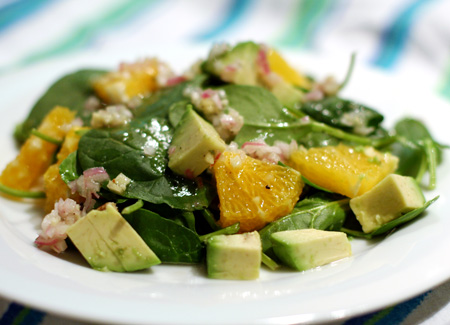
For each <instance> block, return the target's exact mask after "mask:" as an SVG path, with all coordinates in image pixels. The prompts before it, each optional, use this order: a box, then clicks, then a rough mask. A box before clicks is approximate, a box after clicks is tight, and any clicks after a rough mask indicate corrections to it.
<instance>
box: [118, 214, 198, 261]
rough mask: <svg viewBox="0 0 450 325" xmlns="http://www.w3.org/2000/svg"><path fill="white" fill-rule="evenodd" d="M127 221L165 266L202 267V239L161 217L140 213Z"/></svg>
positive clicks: (131, 216)
mask: <svg viewBox="0 0 450 325" xmlns="http://www.w3.org/2000/svg"><path fill="white" fill-rule="evenodd" d="M124 218H125V219H126V220H127V221H128V222H129V223H130V225H131V226H132V227H133V228H134V229H135V230H136V232H137V233H138V234H139V236H141V237H142V239H143V240H144V241H145V243H146V244H147V245H148V246H149V247H150V248H151V249H152V250H153V252H155V254H156V255H157V256H158V257H159V259H160V260H161V261H162V262H164V263H199V262H201V261H202V259H203V256H204V245H203V243H202V241H201V240H200V238H199V237H198V235H197V234H196V233H195V232H194V231H192V230H190V229H188V228H186V227H183V226H181V225H179V224H178V223H176V222H174V221H172V220H169V219H166V218H163V217H161V216H160V215H158V214H156V213H154V212H151V211H148V210H145V209H139V210H137V211H134V212H132V213H130V214H126V215H124Z"/></svg>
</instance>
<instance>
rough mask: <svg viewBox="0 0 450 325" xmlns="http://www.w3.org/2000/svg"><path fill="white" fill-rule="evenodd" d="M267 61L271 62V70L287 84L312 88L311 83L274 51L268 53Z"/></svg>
mask: <svg viewBox="0 0 450 325" xmlns="http://www.w3.org/2000/svg"><path fill="white" fill-rule="evenodd" d="M267 60H268V61H269V66H270V69H271V70H272V71H273V72H275V73H276V74H278V75H279V76H280V77H281V78H282V79H283V80H284V81H286V82H287V83H290V84H293V85H295V86H299V87H302V88H306V89H310V88H311V81H310V80H309V79H308V78H306V77H305V76H304V75H302V74H301V73H299V72H298V71H297V70H295V69H294V68H292V67H291V66H290V65H289V63H287V62H286V61H285V60H284V59H283V57H282V56H281V55H280V54H279V53H278V52H277V51H275V50H274V49H270V50H269V51H268V52H267Z"/></svg>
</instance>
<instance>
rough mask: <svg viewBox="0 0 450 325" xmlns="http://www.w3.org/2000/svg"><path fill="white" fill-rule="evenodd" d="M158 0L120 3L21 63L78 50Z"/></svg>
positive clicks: (135, 0) (137, 0) (20, 63)
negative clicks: (101, 33)
mask: <svg viewBox="0 0 450 325" xmlns="http://www.w3.org/2000/svg"><path fill="white" fill-rule="evenodd" d="M156 2H158V1H157V0H128V1H125V2H122V3H120V5H118V6H115V7H113V8H112V9H110V10H107V11H105V12H104V13H103V15H101V16H97V17H95V19H93V20H91V21H89V22H87V23H85V24H84V25H82V26H79V27H78V28H76V29H75V30H74V31H73V32H72V33H71V34H69V35H68V36H67V37H66V38H64V39H62V40H61V41H59V42H57V43H56V44H54V45H53V46H49V47H47V48H45V49H44V50H42V51H40V52H37V53H35V54H32V55H30V56H28V57H26V58H24V59H23V60H22V61H21V62H19V65H26V64H30V63H34V62H37V61H39V60H42V59H46V58H48V57H51V56H55V55H60V54H64V53H67V52H69V51H73V50H77V49H81V48H84V47H86V46H88V45H89V44H90V43H91V42H92V41H93V40H94V39H95V37H96V35H97V34H98V33H100V32H102V31H105V30H108V29H109V28H111V29H112V28H117V26H118V25H123V24H126V23H128V22H129V21H132V20H133V19H134V18H135V17H136V16H138V15H140V14H142V12H143V11H144V10H145V9H147V8H148V7H149V6H151V5H153V4H155V3H156Z"/></svg>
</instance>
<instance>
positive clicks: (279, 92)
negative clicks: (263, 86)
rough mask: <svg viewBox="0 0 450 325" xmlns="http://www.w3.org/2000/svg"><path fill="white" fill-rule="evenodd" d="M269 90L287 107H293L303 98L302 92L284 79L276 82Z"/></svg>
mask: <svg viewBox="0 0 450 325" xmlns="http://www.w3.org/2000/svg"><path fill="white" fill-rule="evenodd" d="M271 91H272V93H273V94H274V95H275V97H276V98H278V100H279V101H280V102H281V104H283V106H286V107H289V108H294V107H295V106H296V105H298V104H299V103H300V102H301V101H302V99H303V92H302V91H301V90H300V89H297V88H295V87H294V86H293V85H291V84H289V83H287V82H285V81H282V82H278V83H276V84H275V85H274V86H273V87H272V89H271Z"/></svg>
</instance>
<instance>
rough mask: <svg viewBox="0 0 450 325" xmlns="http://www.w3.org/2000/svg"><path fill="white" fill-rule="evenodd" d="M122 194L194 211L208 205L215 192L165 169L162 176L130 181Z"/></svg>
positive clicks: (208, 186) (209, 187) (207, 186)
mask: <svg viewBox="0 0 450 325" xmlns="http://www.w3.org/2000/svg"><path fill="white" fill-rule="evenodd" d="M122 195H123V196H124V197H127V198H130V199H141V200H143V201H146V202H150V203H154V204H163V203H165V204H167V205H168V206H170V207H171V208H174V209H180V210H186V211H194V210H201V209H204V208H206V207H208V205H209V203H210V202H211V199H212V198H213V196H214V195H215V192H214V189H213V188H212V187H211V186H210V185H208V184H207V183H203V184H202V186H198V184H197V183H196V182H195V181H193V180H188V179H186V178H184V177H181V176H178V175H175V174H173V173H171V172H170V170H169V169H167V173H166V174H165V175H164V176H161V177H158V178H156V179H154V180H151V181H132V182H131V183H130V184H129V185H128V186H127V189H126V191H125V193H123V194H122Z"/></svg>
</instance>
